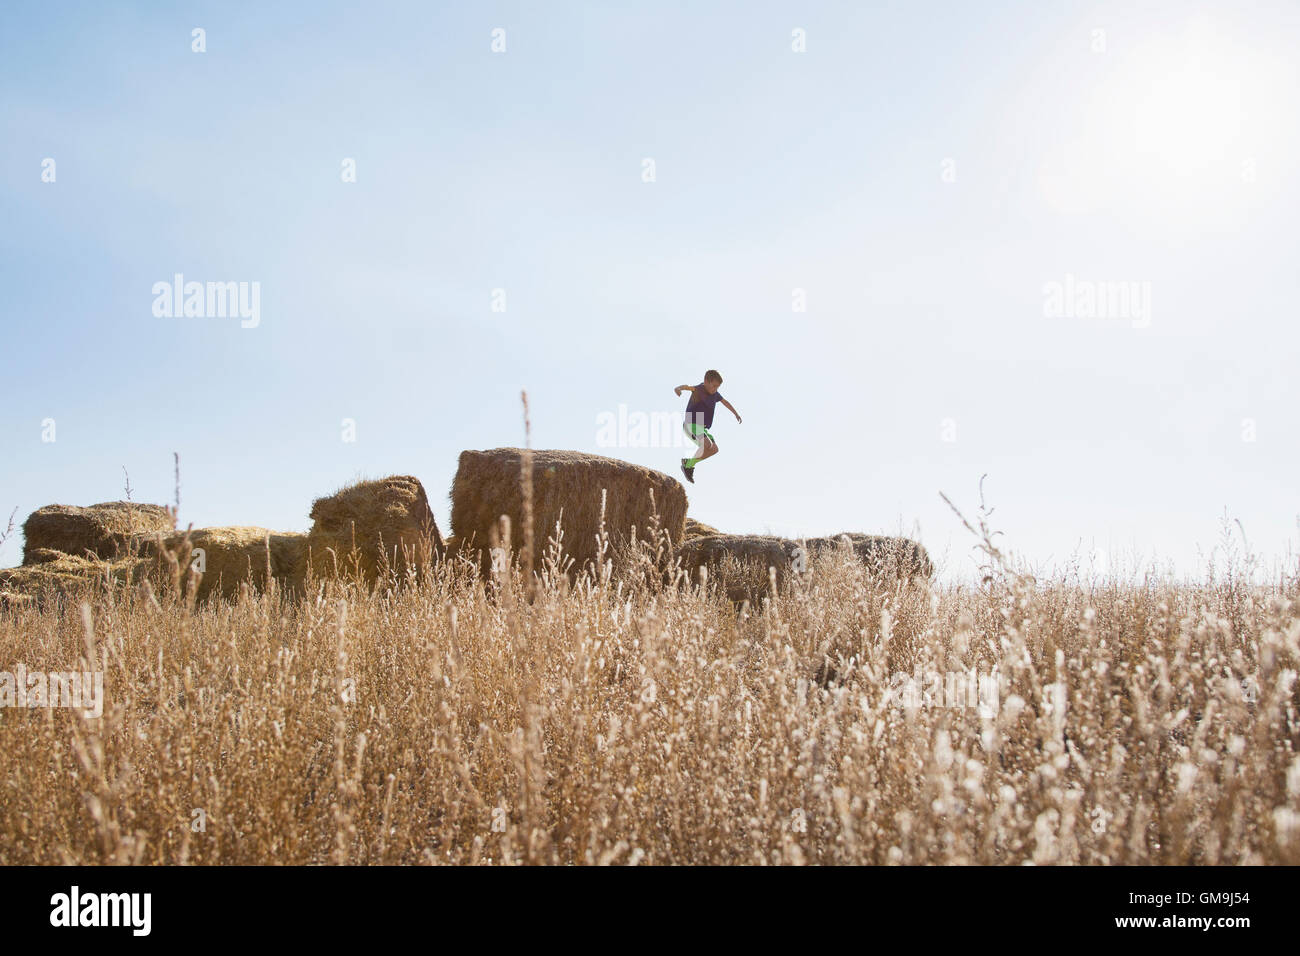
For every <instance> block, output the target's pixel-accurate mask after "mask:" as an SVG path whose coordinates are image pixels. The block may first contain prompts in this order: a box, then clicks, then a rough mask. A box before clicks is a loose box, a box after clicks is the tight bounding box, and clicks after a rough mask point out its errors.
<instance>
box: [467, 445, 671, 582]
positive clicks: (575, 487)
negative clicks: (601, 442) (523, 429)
mask: <svg viewBox="0 0 1300 956" xmlns="http://www.w3.org/2000/svg"><path fill="white" fill-rule="evenodd" d="M522 454H523V450H522V449H519V448H494V449H492V450H491V451H464V452H461V455H460V464H459V467H458V468H457V470H456V478H455V481H454V482H453V484H452V488H451V530H452V533H453V534H455V535H456V537H457V539H458V540H459V541H460V542H461V546H462V547H465V546H466V545H467V544H468V543H470V542H471V541H472V543H473V547H475V548H480V549H482V548H486V547H487V546H488V545H489V544H490V542H491V539H492V532H493V529H494V527H495V526H496V524H497V522H498V519H499V517H500V516H501V515H507V516H509V518H510V529H511V538H512V540H511V547H512V548H513V549H514V550H515V551H519V550H520V549H521V548H522V545H523V541H524V508H523V494H522V491H521V480H520V478H521V455H522ZM531 454H532V461H533V515H534V526H533V527H534V538H533V541H534V546H533V554H532V566H533V567H540V566H541V564H542V555H543V553H544V552H545V551H546V550H547V542H548V539H551V538H553V537H554V535H555V529H556V524H557V522H558V523H559V525H560V527H561V528H562V530H563V540H562V547H563V551H564V553H565V554H567V555H569V556H570V557H572V558H573V559H574V561H575V562H576V564H577V566H578V567H582V566H583V565H584V564H586V563H587V562H588V561H591V560H593V559H594V558H595V557H596V555H597V553H598V551H599V547H600V545H599V543H598V541H597V536H598V534H599V531H600V522H601V492H602V491H604V492H605V493H606V494H605V515H604V519H605V530H606V532H607V534H608V536H609V539H610V542H611V543H612V544H613V545H614V546H616V547H617V546H619V545H622V544H624V543H626V542H627V541H629V540H630V539H631V536H632V529H633V528H635V529H636V531H637V534H638V535H639V536H641V537H645V536H646V535H647V534H648V533H649V529H650V528H651V525H652V519H653V516H654V515H655V514H656V513H657V514H658V521H659V527H660V528H661V529H662V530H663V531H666V532H667V533H668V534H669V535H670V536H671V538H672V540H673V541H680V540H681V539H682V532H683V529H684V526H685V522H686V492H685V491H684V490H682V486H681V484H680V483H679V482H678V481H677V480H676V479H674V478H669V477H668V476H667V475H665V474H662V473H661V472H658V471H654V470H652V469H650V468H646V467H643V466H641V465H634V464H631V463H629V462H625V461H617V460H615V459H613V458H603V457H600V456H599V455H588V454H584V453H582V452H576V451H533V452H532V453H531Z"/></svg>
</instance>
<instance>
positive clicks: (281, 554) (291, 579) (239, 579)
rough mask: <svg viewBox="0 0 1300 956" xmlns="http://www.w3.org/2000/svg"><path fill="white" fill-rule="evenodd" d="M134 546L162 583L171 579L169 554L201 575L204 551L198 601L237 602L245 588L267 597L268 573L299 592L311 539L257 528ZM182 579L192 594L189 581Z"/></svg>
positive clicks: (139, 540) (148, 538)
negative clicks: (218, 598) (212, 597)
mask: <svg viewBox="0 0 1300 956" xmlns="http://www.w3.org/2000/svg"><path fill="white" fill-rule="evenodd" d="M133 544H134V545H135V547H136V548H137V549H138V550H139V553H140V554H141V555H142V556H145V557H149V558H152V559H153V560H152V561H151V562H150V568H151V578H153V579H154V580H155V581H157V582H159V583H162V582H165V581H166V579H167V577H168V575H167V570H168V565H169V564H170V559H169V558H168V553H169V552H170V554H171V555H172V556H174V557H175V559H176V561H177V563H178V565H179V567H180V569H181V570H184V571H190V570H191V569H193V570H196V571H197V569H198V564H199V561H198V557H199V556H198V554H197V552H198V551H199V550H200V549H201V550H202V552H203V554H202V565H203V571H202V573H201V575H199V576H198V586H197V588H195V589H194V595H195V597H196V598H198V599H199V600H205V599H206V598H208V597H209V596H210V595H214V594H216V595H220V596H222V597H226V598H231V597H236V596H238V594H239V589H240V586H241V585H243V584H248V585H249V586H250V587H252V588H255V589H256V590H258V591H263V590H265V589H266V587H267V581H268V572H269V575H270V577H271V578H273V579H274V580H276V581H277V582H278V583H279V584H280V585H281V586H283V587H298V586H300V585H301V584H302V581H303V576H304V573H305V566H304V565H305V561H306V553H307V535H306V534H304V533H299V532H280V531H268V530H267V529H266V528H253V527H229V528H199V529H197V530H194V531H190V532H188V535H187V534H186V533H185V532H178V533H175V534H171V535H166V536H160V535H140V536H137V537H136V538H135V539H134V541H133ZM183 579H184V581H185V587H186V588H189V587H190V580H189V578H188V576H183Z"/></svg>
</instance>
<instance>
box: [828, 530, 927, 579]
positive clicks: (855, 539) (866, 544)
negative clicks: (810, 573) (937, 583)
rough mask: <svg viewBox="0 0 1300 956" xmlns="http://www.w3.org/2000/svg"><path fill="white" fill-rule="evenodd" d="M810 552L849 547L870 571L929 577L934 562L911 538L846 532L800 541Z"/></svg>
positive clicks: (922, 547) (923, 548) (921, 546)
mask: <svg viewBox="0 0 1300 956" xmlns="http://www.w3.org/2000/svg"><path fill="white" fill-rule="evenodd" d="M803 544H804V545H805V546H806V547H807V549H808V551H809V552H810V553H811V554H824V553H826V552H827V551H834V550H835V549H836V548H841V547H847V548H851V549H852V551H853V553H854V554H856V555H857V556H858V559H859V560H860V561H862V563H863V564H864V565H865V566H866V567H867V568H868V569H869V570H871V571H874V572H877V573H882V574H888V573H896V574H902V575H904V576H916V577H922V578H929V577H933V576H934V562H933V561H931V560H930V555H929V553H928V552H927V551H926V550H925V547H924V546H923V545H921V544H920V543H919V542H916V541H913V540H912V539H911V538H898V537H889V536H886V535H877V534H861V533H859V532H857V531H845V532H842V533H840V534H835V535H830V536H828V537H825V538H808V539H806V540H804V541H803Z"/></svg>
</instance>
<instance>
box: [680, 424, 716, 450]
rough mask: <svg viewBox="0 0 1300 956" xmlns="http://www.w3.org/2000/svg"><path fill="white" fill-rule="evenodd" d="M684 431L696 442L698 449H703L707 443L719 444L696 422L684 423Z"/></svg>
mask: <svg viewBox="0 0 1300 956" xmlns="http://www.w3.org/2000/svg"><path fill="white" fill-rule="evenodd" d="M682 430H683V431H684V432H686V434H687V436H688V437H689V438H690V439H691V441H693V442H695V445H696V447H697V448H703V447H704V443H705V442H712V443H713V444H715V445H716V444H717V443H718V442H717V439H715V438H714V437H713V435H712V434H711V433H710V432H709V430H708V429H707V428H705V427H704V426H703V425H697V424H695V423H694V422H682Z"/></svg>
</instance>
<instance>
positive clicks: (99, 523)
mask: <svg viewBox="0 0 1300 956" xmlns="http://www.w3.org/2000/svg"><path fill="white" fill-rule="evenodd" d="M175 527H176V525H175V523H174V521H173V520H172V515H171V512H170V511H169V510H168V509H167V508H165V507H163V506H162V505H143V504H135V503H134V502H130V501H106V502H103V503H101V504H97V505H90V506H89V507H86V508H82V507H78V506H76V505H46V506H45V507H44V508H40V509H38V510H37V511H33V512H32V513H31V515H30V517H28V519H27V521H26V522H25V523H24V524H23V538H24V545H23V564H30V563H32V562H33V561H34V560H35V559H36V554H35V552H36V551H38V550H42V549H44V550H50V551H61V552H63V553H64V554H71V555H75V556H77V557H85V556H86V555H87V553H89V554H90V555H93V556H95V557H99V558H116V557H118V556H119V555H120V554H122V553H124V552H125V545H126V542H127V540H128V539H129V538H130V537H131V535H132V534H133V533H139V532H143V531H163V532H168V531H171V530H173V529H174V528H175Z"/></svg>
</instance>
